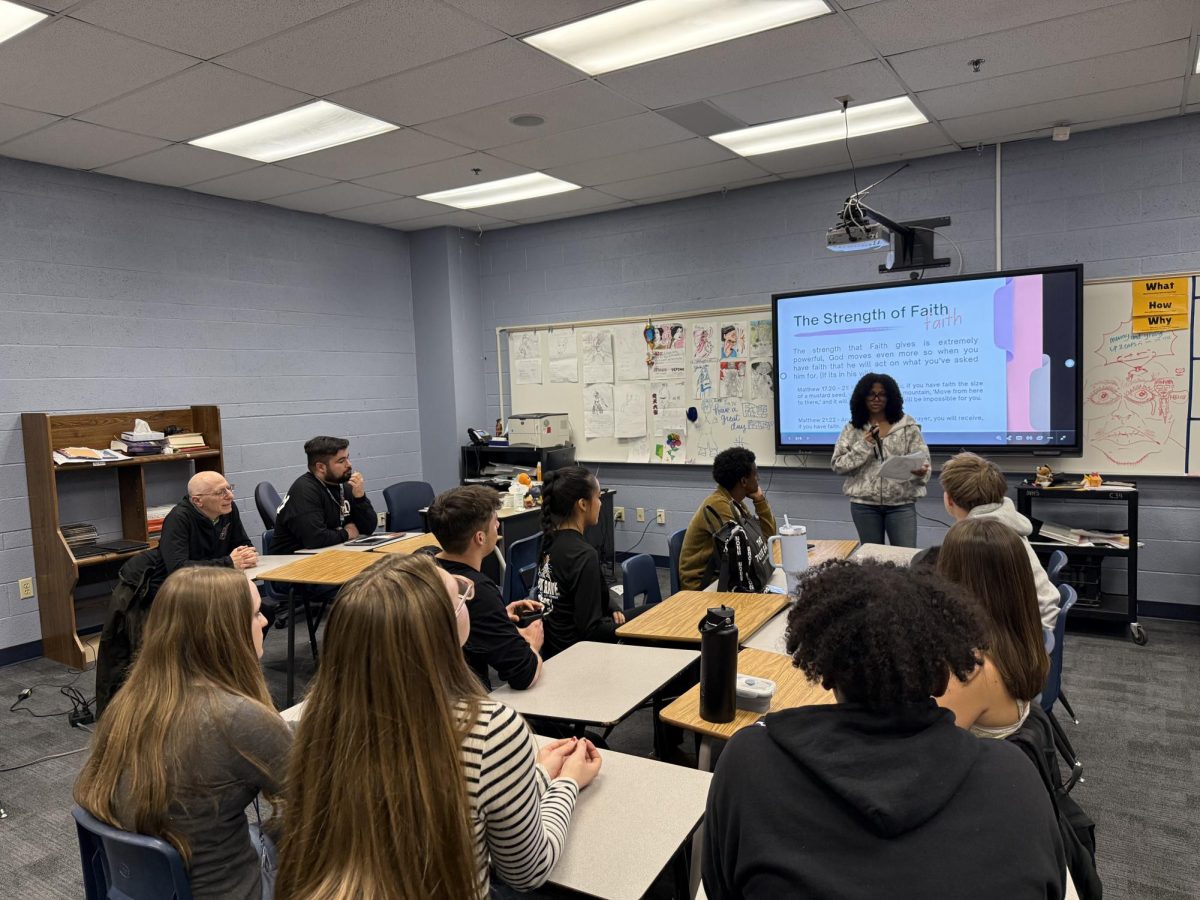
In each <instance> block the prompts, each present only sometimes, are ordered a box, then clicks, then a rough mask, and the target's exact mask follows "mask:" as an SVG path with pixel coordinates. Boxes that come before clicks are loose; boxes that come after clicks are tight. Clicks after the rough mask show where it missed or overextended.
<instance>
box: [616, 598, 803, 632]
mask: <svg viewBox="0 0 1200 900" xmlns="http://www.w3.org/2000/svg"><path fill="white" fill-rule="evenodd" d="M721 604H724V605H725V606H731V607H733V609H734V622H736V623H737V626H738V636H739V639H741V640H745V639H746V638H748V637H750V636H751V635H752V634H754V632H756V631H758V629H760V628H762V627H763V625H765V624H766V623H767V622H769V621H770V620H771V619H772V618H773V617H774V616H775V614H776V613H778V612H779V611H780V610H782V609H783V608H784V607H785V606H787V604H788V598H787V597H786V596H784V595H783V594H732V593H721V592H718V591H680V592H679V593H677V594H672V595H671V596H670V597H668V598H667V599H666V600H664V601H662V603H659V604H656V605H655V606H652V607H650V608H649V609H647V610H646V611H645V612H644V613H642V614H641V615H640V616H638V617H637V618H636V619H630V620H629V621H628V622H626V623H625V624H624V625H622V626H621V627H620V628H618V629H617V637H619V638H620V639H621V640H623V641H648V642H651V643H660V644H662V643H665V644H699V643H700V628H699V625H700V620H701V619H703V618H704V615H705V613H706V612H708V609H709V607H711V606H720V605H721Z"/></svg>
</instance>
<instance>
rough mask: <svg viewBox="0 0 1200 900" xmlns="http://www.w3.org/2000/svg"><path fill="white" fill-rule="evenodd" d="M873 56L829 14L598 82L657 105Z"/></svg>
mask: <svg viewBox="0 0 1200 900" xmlns="http://www.w3.org/2000/svg"><path fill="white" fill-rule="evenodd" d="M874 58H875V52H874V51H873V50H872V49H871V47H870V46H869V45H868V44H867V43H866V42H865V41H863V40H862V39H861V38H859V37H858V36H857V35H856V34H855V33H854V30H853V29H852V28H851V27H850V26H849V25H848V24H847V23H846V22H844V21H842V19H840V18H839V17H838V16H836V15H833V16H822V17H821V18H819V19H809V20H808V21H806V22H798V23H797V24H795V25H788V26H787V27H785V28H776V29H773V30H771V31H764V32H762V33H760V34H754V35H750V36H748V37H744V38H738V39H737V40H735V41H725V42H723V43H720V44H714V45H713V46H711V47H704V48H702V49H700V50H693V51H691V52H690V53H681V54H679V55H677V56H670V57H667V58H666V59H659V60H655V61H653V62H648V63H644V64H642V65H640V66H634V67H633V68H629V69H622V70H620V71H618V72H609V73H608V74H607V75H602V76H600V81H601V82H603V83H604V84H607V85H610V86H611V87H612V88H613V90H615V91H618V92H619V93H621V94H623V95H625V96H626V97H629V98H631V99H633V100H637V101H638V102H639V103H642V104H644V105H646V106H648V107H650V108H651V109H661V108H662V107H664V106H675V105H677V104H680V103H687V102H689V101H691V100H700V99H703V98H706V97H712V96H714V95H716V94H727V93H731V92H733V91H740V90H743V89H745V88H748V87H753V86H755V85H759V84H770V83H771V82H775V81H783V80H784V79H787V78H794V77H796V76H798V75H809V74H812V73H813V72H822V71H824V70H825V69H832V68H835V67H838V66H846V65H849V64H851V63H856V62H862V61H863V60H867V59H874Z"/></svg>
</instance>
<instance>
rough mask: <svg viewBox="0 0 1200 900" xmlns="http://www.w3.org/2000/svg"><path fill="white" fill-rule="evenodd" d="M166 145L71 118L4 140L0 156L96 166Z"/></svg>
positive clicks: (57, 163)
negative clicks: (10, 139) (23, 135)
mask: <svg viewBox="0 0 1200 900" xmlns="http://www.w3.org/2000/svg"><path fill="white" fill-rule="evenodd" d="M165 146H167V142H166V141H160V140H156V139H155V138H148V137H143V136H142V135H140V134H128V133H127V132H124V131H113V130H112V129H111V128H101V127H100V126H99V125H89V124H87V123H86V122H73V121H71V120H70V119H67V120H65V121H62V122H59V123H57V124H55V125H51V126H49V127H48V128H43V129H42V130H41V131H35V132H34V133H33V134H27V135H25V137H19V138H17V139H16V140H12V141H9V142H8V143H6V144H0V156H12V157H16V158H17V159H28V160H32V161H33V162H40V163H47V164H49V165H52V166H65V167H66V168H68V169H95V168H97V167H98V166H106V165H108V164H109V163H114V162H116V161H117V160H119V159H128V158H129V157H131V156H137V155H138V154H139V153H147V152H149V151H151V150H157V149H158V148H159V147H165Z"/></svg>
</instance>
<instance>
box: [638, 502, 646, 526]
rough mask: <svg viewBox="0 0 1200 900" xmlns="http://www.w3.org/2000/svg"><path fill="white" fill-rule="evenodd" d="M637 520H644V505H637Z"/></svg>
mask: <svg viewBox="0 0 1200 900" xmlns="http://www.w3.org/2000/svg"><path fill="white" fill-rule="evenodd" d="M637 520H638V521H639V522H645V521H646V510H645V508H644V507H641V506H639V507H638V508H637Z"/></svg>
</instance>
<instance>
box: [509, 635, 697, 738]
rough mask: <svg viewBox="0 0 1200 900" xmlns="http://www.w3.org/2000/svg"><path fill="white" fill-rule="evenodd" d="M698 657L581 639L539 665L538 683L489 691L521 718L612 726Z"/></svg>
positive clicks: (685, 653) (694, 652)
mask: <svg viewBox="0 0 1200 900" xmlns="http://www.w3.org/2000/svg"><path fill="white" fill-rule="evenodd" d="M699 658H700V654H699V653H698V652H697V651H695V650H668V649H665V648H663V647H633V646H629V645H627V644H601V643H597V642H595V641H580V642H579V643H577V644H573V645H572V646H570V647H568V648H567V649H566V650H564V651H563V652H562V653H559V654H558V655H557V656H554V657H552V658H550V659H548V660H546V661H545V662H544V663H543V664H542V674H541V677H540V678H538V680H537V684H535V685H534V686H533V687H531V688H529V689H528V690H524V691H518V690H514V689H513V688H510V687H509V686H508V685H504V686H502V687H498V688H496V689H495V690H494V691H492V693H491V697H492V699H494V700H499V701H500V702H501V703H503V704H505V705H506V706H510V707H512V708H513V709H515V710H516V711H517V712H519V713H521V714H522V715H524V716H536V717H538V718H542V719H558V720H561V721H564V722H572V723H576V724H579V725H602V726H606V727H607V726H609V725H616V724H617V723H619V722H620V721H621V720H622V719H624V718H625V717H626V716H627V715H629V713H630V712H632V711H633V710H634V709H636V708H637V707H638V706H640V705H641V703H642V701H643V700H645V699H646V698H647V697H649V696H651V695H652V694H653V693H654V692H655V691H657V690H658V689H659V688H661V687H662V686H663V685H665V684H666V683H667V682H668V681H670V680H671V679H672V678H674V677H675V676H676V675H678V674H679V673H680V672H682V671H683V670H684V669H686V668H687V667H688V666H689V665H691V664H692V663H693V662H695V661H696V660H697V659H699Z"/></svg>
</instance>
